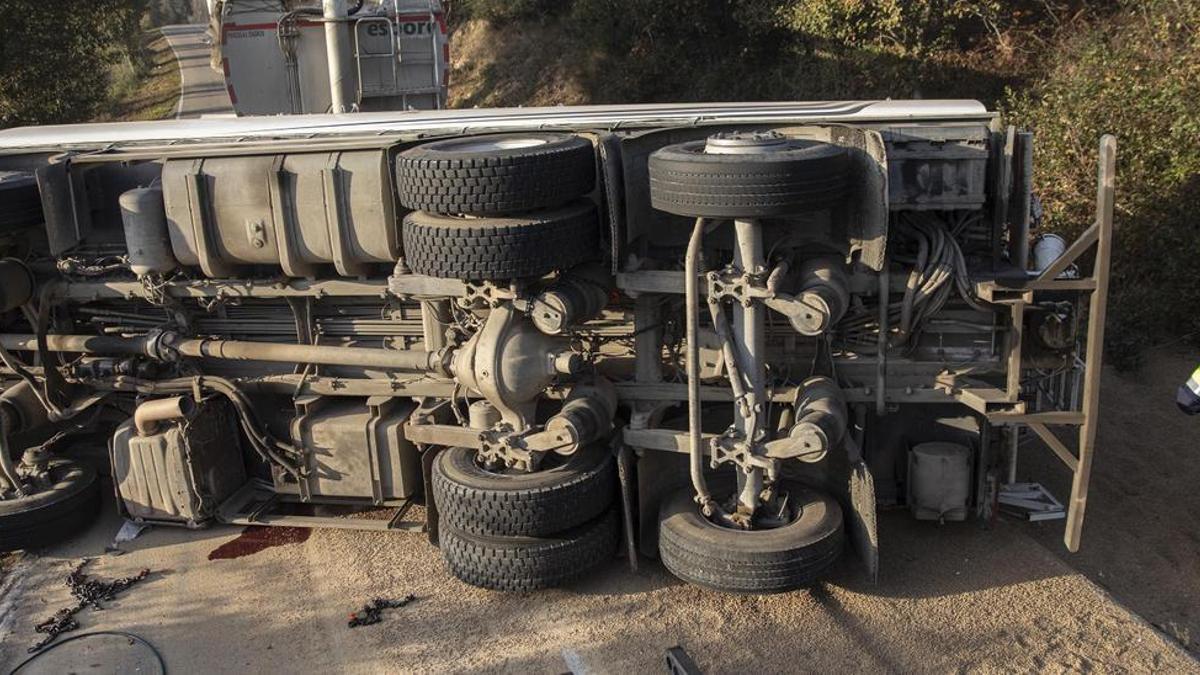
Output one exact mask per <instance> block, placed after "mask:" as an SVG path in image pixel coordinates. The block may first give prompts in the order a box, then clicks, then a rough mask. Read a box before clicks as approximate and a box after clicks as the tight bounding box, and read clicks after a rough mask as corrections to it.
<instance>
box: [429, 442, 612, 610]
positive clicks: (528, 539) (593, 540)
mask: <svg viewBox="0 0 1200 675" xmlns="http://www.w3.org/2000/svg"><path fill="white" fill-rule="evenodd" d="M544 462H545V463H546V464H547V466H545V467H544V468H543V469H542V470H540V471H536V472H533V473H519V472H507V471H506V472H492V471H488V470H486V469H484V468H483V467H481V466H479V465H478V463H476V461H475V452H474V451H473V450H470V449H468V448H449V449H447V450H444V451H443V452H442V453H441V454H439V455H438V456H437V458H436V459H435V460H434V463H433V498H434V503H435V504H436V505H437V510H438V514H439V518H440V522H439V527H438V537H439V540H440V545H441V549H442V557H443V558H444V559H445V561H446V566H447V568H448V569H449V570H450V573H451V574H453V575H454V576H455V577H457V578H458V579H460V580H462V581H464V582H466V583H468V584H471V585H473V586H479V587H481V588H487V589H490V590H497V591H534V590H538V589H542V588H551V587H554V586H561V585H563V584H566V583H570V582H572V581H575V580H577V579H579V578H581V577H583V576H585V575H587V574H588V573H589V572H591V571H593V570H594V569H595V568H597V567H598V566H600V565H602V564H604V563H605V562H606V561H608V560H611V559H612V557H613V556H614V555H615V553H616V548H617V535H618V530H619V524H618V519H617V512H616V510H615V509H614V508H613V501H614V495H615V493H616V471H615V469H614V466H613V458H612V455H611V454H610V453H609V452H608V449H607V448H606V447H605V445H604V444H593V445H590V446H587V447H584V448H581V449H580V450H579V451H578V452H576V453H575V454H573V455H571V456H569V457H566V458H561V457H558V456H556V455H552V456H548V457H546V458H545V460H544Z"/></svg>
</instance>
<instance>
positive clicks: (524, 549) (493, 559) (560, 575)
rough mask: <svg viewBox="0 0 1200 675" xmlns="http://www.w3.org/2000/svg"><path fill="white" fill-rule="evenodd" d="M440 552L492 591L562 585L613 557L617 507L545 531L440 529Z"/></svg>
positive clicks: (456, 571)
mask: <svg viewBox="0 0 1200 675" xmlns="http://www.w3.org/2000/svg"><path fill="white" fill-rule="evenodd" d="M441 542H442V557H443V558H444V559H445V560H446V566H447V567H449V569H450V573H451V574H453V575H454V576H455V577H457V578H458V579H459V580H461V581H464V582H466V583H468V584H471V585H472V586H478V587H480V588H487V589H490V590H493V591H536V590H539V589H543V588H553V587H555V586H562V585H563V584H566V583H569V582H571V581H574V580H576V579H579V578H580V577H582V576H584V575H585V574H587V573H588V572H590V571H591V570H593V569H595V568H596V567H598V566H600V565H602V564H604V563H605V562H607V561H609V560H612V558H613V556H614V555H615V554H616V551H617V512H616V511H615V510H612V509H610V510H608V511H607V512H605V513H604V514H603V515H601V516H600V517H599V518H596V519H595V520H593V521H592V522H589V523H585V524H583V525H580V526H579V527H575V528H572V529H569V530H566V531H564V532H559V533H558V534H554V535H550V536H547V537H540V538H538V537H497V536H483V535H477V534H467V533H465V532H460V531H458V530H455V529H454V528H451V527H447V528H445V529H443V530H442V532H441Z"/></svg>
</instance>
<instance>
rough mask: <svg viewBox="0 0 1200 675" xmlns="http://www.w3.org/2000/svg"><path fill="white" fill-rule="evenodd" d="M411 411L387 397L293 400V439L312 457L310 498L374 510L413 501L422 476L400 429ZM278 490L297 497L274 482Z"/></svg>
mask: <svg viewBox="0 0 1200 675" xmlns="http://www.w3.org/2000/svg"><path fill="white" fill-rule="evenodd" d="M415 408H416V404H414V403H413V402H412V401H408V400H402V399H397V398H392V397H388V396H375V397H371V398H368V399H365V400H364V399H361V398H342V397H323V396H303V397H301V398H299V399H297V400H296V412H297V415H296V418H295V420H293V422H292V427H291V428H292V438H293V441H294V442H295V443H296V445H297V446H299V447H303V448H305V449H306V450H307V451H308V452H309V453H310V457H309V462H310V464H309V469H310V477H309V479H308V488H309V491H310V494H311V496H312V497H313V498H314V499H320V498H328V497H362V498H367V499H370V500H371V501H372V502H373V503H376V504H381V503H383V502H384V501H386V500H391V499H404V498H407V497H410V496H412V495H413V494H414V493H415V491H416V489H417V486H418V485H419V484H420V481H421V471H420V467H419V465H418V461H419V459H418V457H417V450H416V446H414V445H413V444H412V443H410V442H409V441H408V440H406V439H405V438H404V424H405V422H407V421H408V417H409V415H411V414H412V411H413V410H414V409H415ZM276 488H277V489H278V490H280V491H281V492H289V493H295V492H296V491H297V486H296V485H295V484H289V483H284V482H280V480H279V479H278V477H276Z"/></svg>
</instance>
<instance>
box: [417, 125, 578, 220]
mask: <svg viewBox="0 0 1200 675" xmlns="http://www.w3.org/2000/svg"><path fill="white" fill-rule="evenodd" d="M595 182H596V159H595V150H594V149H593V148H592V144H591V142H590V141H588V140H587V139H585V138H580V137H579V136H573V135H571V134H556V133H550V134H547V133H521V134H498V135H493V136H469V137H466V138H453V139H448V140H444V141H434V142H432V143H426V144H424V145H419V146H417V147H415V148H412V149H409V150H405V151H404V152H402V153H400V155H399V157H397V158H396V184H397V188H398V190H399V192H400V203H401V204H404V205H405V206H407V207H408V208H410V209H415V210H419V211H428V212H430V213H442V214H470V215H498V214H505V213H520V212H523V211H533V210H535V209H544V208H549V207H552V206H559V205H561V204H565V203H567V202H569V201H571V200H572V199H575V198H577V197H582V196H583V195H586V194H588V193H589V192H591V191H592V187H593V186H594V185H595Z"/></svg>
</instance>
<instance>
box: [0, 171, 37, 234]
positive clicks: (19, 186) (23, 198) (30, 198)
mask: <svg viewBox="0 0 1200 675" xmlns="http://www.w3.org/2000/svg"><path fill="white" fill-rule="evenodd" d="M41 222H42V197H41V193H40V192H39V191H38V186H37V179H36V178H35V177H34V175H33V174H32V173H27V172H23V171H0V230H12V229H16V228H20V227H28V226H30V225H38V224H40V223H41Z"/></svg>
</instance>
